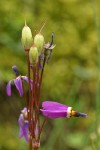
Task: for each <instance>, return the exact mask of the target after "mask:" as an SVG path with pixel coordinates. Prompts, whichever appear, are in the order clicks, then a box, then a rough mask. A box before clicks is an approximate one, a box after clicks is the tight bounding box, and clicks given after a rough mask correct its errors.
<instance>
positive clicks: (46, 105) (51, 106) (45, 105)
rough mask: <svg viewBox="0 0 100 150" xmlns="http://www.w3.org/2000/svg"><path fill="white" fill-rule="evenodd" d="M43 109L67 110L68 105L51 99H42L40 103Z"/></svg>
mask: <svg viewBox="0 0 100 150" xmlns="http://www.w3.org/2000/svg"><path fill="white" fill-rule="evenodd" d="M42 107H43V109H47V110H67V108H68V106H66V105H63V104H60V103H57V102H51V101H44V102H43V103H42Z"/></svg>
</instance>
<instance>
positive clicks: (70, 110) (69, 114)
mask: <svg viewBox="0 0 100 150" xmlns="http://www.w3.org/2000/svg"><path fill="white" fill-rule="evenodd" d="M71 116H72V107H68V109H67V116H66V117H67V118H70V117H71Z"/></svg>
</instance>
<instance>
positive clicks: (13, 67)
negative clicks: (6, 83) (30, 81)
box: [12, 66, 20, 76]
mask: <svg viewBox="0 0 100 150" xmlns="http://www.w3.org/2000/svg"><path fill="white" fill-rule="evenodd" d="M12 69H13V71H14V73H15V74H16V76H19V75H20V74H19V71H18V68H17V67H16V66H12Z"/></svg>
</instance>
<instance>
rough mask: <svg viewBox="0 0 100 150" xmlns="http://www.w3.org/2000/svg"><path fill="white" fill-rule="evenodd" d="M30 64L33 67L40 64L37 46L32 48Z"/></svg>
mask: <svg viewBox="0 0 100 150" xmlns="http://www.w3.org/2000/svg"><path fill="white" fill-rule="evenodd" d="M29 60H30V64H31V65H32V66H33V65H35V64H36V63H37V62H38V49H37V47H36V46H32V47H31V48H30V51H29Z"/></svg>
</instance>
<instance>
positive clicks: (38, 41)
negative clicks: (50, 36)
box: [34, 33, 44, 56]
mask: <svg viewBox="0 0 100 150" xmlns="http://www.w3.org/2000/svg"><path fill="white" fill-rule="evenodd" d="M34 44H35V46H36V47H37V49H38V52H39V56H40V54H41V52H42V50H43V45H44V36H43V35H42V34H40V33H39V34H36V36H35V37H34Z"/></svg>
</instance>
